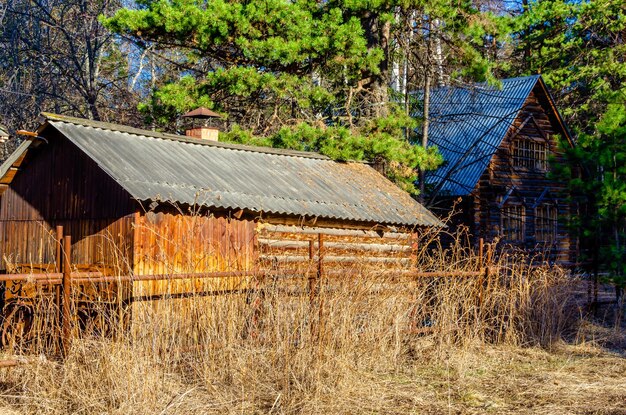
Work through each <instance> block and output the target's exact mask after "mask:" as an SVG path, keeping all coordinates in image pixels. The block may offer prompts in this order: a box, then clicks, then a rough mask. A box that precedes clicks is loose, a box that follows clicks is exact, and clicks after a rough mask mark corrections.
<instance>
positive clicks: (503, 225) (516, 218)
mask: <svg viewBox="0 0 626 415" xmlns="http://www.w3.org/2000/svg"><path fill="white" fill-rule="evenodd" d="M524 219H525V215H524V206H522V205H507V206H504V207H503V208H502V210H501V214H500V229H501V230H502V231H501V232H502V238H503V239H504V240H506V241H524Z"/></svg>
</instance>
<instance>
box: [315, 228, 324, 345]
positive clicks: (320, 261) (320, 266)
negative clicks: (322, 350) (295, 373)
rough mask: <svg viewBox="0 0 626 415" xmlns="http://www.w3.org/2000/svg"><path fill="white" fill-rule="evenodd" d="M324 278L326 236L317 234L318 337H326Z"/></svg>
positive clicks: (316, 293)
mask: <svg viewBox="0 0 626 415" xmlns="http://www.w3.org/2000/svg"><path fill="white" fill-rule="evenodd" d="M323 278H324V236H323V235H322V234H321V233H318V234H317V278H316V279H317V281H316V284H315V296H316V297H317V302H318V310H319V311H318V325H319V328H318V337H319V338H320V339H321V337H322V336H323V335H324V299H323V296H322V295H321V292H322V281H323Z"/></svg>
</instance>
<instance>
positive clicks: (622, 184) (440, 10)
mask: <svg viewBox="0 0 626 415" xmlns="http://www.w3.org/2000/svg"><path fill="white" fill-rule="evenodd" d="M0 33H1V35H0V96H1V98H2V99H0V116H1V117H2V120H3V122H4V124H5V125H6V126H7V127H8V129H9V131H10V132H11V133H14V132H15V131H16V130H17V129H34V128H36V127H37V125H38V114H39V113H40V112H43V111H49V112H54V113H58V114H66V115H72V116H78V117H85V118H90V119H95V120H101V121H109V122H115V123H120V124H127V125H132V126H136V127H142V128H148V129H155V130H161V131H168V132H181V131H182V130H184V127H185V125H184V122H183V121H181V120H182V119H181V117H180V116H181V115H182V114H183V113H185V112H187V111H189V110H192V109H195V108H197V107H199V106H204V107H207V108H210V109H213V110H214V111H217V112H219V113H220V114H223V116H224V119H223V120H221V121H220V122H219V127H220V128H221V129H222V130H223V133H222V134H221V138H220V139H221V140H225V141H232V142H240V143H246V144H254V145H268V146H273V147H282V148H294V149H299V150H309V151H318V152H321V153H323V154H326V155H328V156H330V157H332V158H334V159H338V160H347V159H352V160H368V161H372V162H377V163H383V164H384V165H385V166H386V168H385V171H386V174H387V175H388V176H389V178H390V179H392V180H394V181H395V182H396V183H398V184H399V185H400V186H402V187H403V188H404V189H406V190H407V191H409V192H411V193H413V194H415V195H416V197H419V194H420V192H423V191H424V188H423V186H422V185H420V183H423V180H420V175H421V174H423V172H424V171H426V170H429V169H434V168H436V167H437V166H438V165H439V164H440V163H441V162H442V160H441V157H440V156H439V155H438V153H437V151H436V148H434V147H428V146H427V144H428V128H429V122H430V117H429V96H430V91H431V90H432V89H433V88H437V87H439V86H444V85H453V86H457V85H471V84H473V83H474V82H488V83H490V84H493V85H496V86H497V85H498V79H502V78H505V77H514V76H524V75H530V74H535V73H541V74H542V76H543V78H544V80H545V82H546V83H547V84H548V86H549V87H550V89H551V91H552V94H553V95H554V98H555V100H556V102H557V106H558V108H559V109H560V111H561V113H562V115H563V116H564V118H565V120H566V122H567V123H568V125H569V126H570V128H571V130H572V131H573V133H574V135H575V137H576V140H577V147H576V148H575V149H574V150H572V151H571V152H570V154H569V156H570V164H569V165H567V166H560V167H561V168H559V169H555V171H558V172H559V174H564V175H566V176H568V177H570V183H571V186H570V190H571V195H572V197H574V198H576V199H577V201H578V202H580V203H581V205H584V206H587V209H586V210H583V211H582V213H581V215H580V216H579V217H577V218H574V222H573V223H572V226H573V228H574V229H575V230H576V231H577V232H580V235H581V236H582V237H583V238H584V239H586V240H587V241H588V244H589V245H590V246H596V247H598V249H597V250H595V252H592V253H589V255H590V256H595V259H597V260H598V261H597V262H599V263H601V264H603V268H604V270H606V271H609V272H610V274H611V276H612V279H613V280H614V281H615V282H618V283H620V284H623V282H624V277H623V276H624V275H626V82H625V81H626V4H625V3H624V2H623V1H622V0H588V1H579V0H573V1H570V0H543V1H529V0H521V1H517V0H514V1H506V0H501V1H498V0H458V1H445V0H431V1H422V0H369V1H366V0H328V1H324V2H319V1H313V0H294V1H286V0H247V1H226V0H211V1H201V0H137V1H134V2H132V1H128V0H4V1H3V2H2V3H0ZM17 144H18V139H17V138H14V139H11V140H9V141H8V142H7V143H5V144H4V145H3V146H0V159H4V158H5V157H6V156H7V155H8V154H9V153H10V151H11V150H12V148H14V147H15V146H16V145H17ZM572 166H582V171H583V173H584V174H583V176H582V178H571V174H570V173H571V169H572ZM416 183H417V185H416ZM600 242H602V243H600Z"/></svg>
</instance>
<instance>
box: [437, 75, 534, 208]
mask: <svg viewBox="0 0 626 415" xmlns="http://www.w3.org/2000/svg"><path fill="white" fill-rule="evenodd" d="M539 78H540V75H533V76H528V77H523V78H510V79H504V80H503V81H502V89H498V88H496V87H491V86H488V85H486V84H477V85H475V86H473V87H469V88H460V87H446V88H439V89H435V90H434V91H433V92H432V94H431V102H430V119H431V123H430V129H429V144H430V145H436V146H437V147H439V151H440V152H441V154H442V156H443V158H444V165H443V166H441V167H440V168H439V169H437V170H436V171H434V172H429V173H428V175H427V178H426V180H427V182H428V183H429V184H433V185H435V186H436V189H437V192H438V194H439V195H450V196H462V195H466V194H468V193H469V192H471V191H472V190H473V189H474V187H475V186H476V183H477V182H478V180H479V179H480V176H481V175H482V173H483V172H484V171H485V169H486V168H487V166H488V164H489V161H490V160H491V157H492V156H493V155H494V153H495V151H496V149H497V148H498V147H499V146H500V144H501V143H502V140H503V139H504V136H505V135H506V132H507V131H508V130H509V128H510V126H511V124H512V123H513V121H514V120H515V118H516V116H517V114H518V112H519V111H520V110H521V109H522V106H523V105H524V102H526V99H527V98H528V95H529V94H530V92H531V91H532V89H533V88H534V87H535V84H536V83H537V80H538V79H539Z"/></svg>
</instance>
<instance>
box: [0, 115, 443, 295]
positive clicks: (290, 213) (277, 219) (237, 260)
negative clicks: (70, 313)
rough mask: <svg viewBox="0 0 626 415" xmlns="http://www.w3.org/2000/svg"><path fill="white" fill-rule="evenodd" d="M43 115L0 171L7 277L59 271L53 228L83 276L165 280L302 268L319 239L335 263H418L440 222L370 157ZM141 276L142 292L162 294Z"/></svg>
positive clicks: (0, 231)
mask: <svg viewBox="0 0 626 415" xmlns="http://www.w3.org/2000/svg"><path fill="white" fill-rule="evenodd" d="M42 116H43V117H44V119H45V121H44V122H43V124H42V125H41V127H40V128H39V129H38V131H37V134H36V136H34V137H30V138H29V139H27V140H26V141H24V142H23V143H22V144H21V145H20V146H19V147H18V148H17V150H16V151H15V152H14V153H13V154H12V155H11V156H10V157H9V158H8V159H7V160H6V161H5V163H3V164H2V165H1V166H0V191H1V192H2V195H1V199H0V252H1V255H2V264H1V265H0V271H1V272H4V273H13V272H16V270H17V271H18V272H30V271H33V270H39V271H41V270H44V271H50V270H51V269H53V268H54V261H55V256H54V238H55V235H54V229H55V227H56V226H63V228H64V232H65V234H67V235H70V236H71V238H72V251H71V252H72V258H71V263H72V264H74V265H73V266H74V267H75V268H76V269H78V270H81V271H100V272H102V273H104V274H105V275H154V274H159V275H163V274H177V273H202V272H218V271H250V272H252V271H253V270H258V269H259V268H263V270H264V271H266V270H267V269H269V268H272V269H274V270H277V269H278V268H280V272H288V271H290V272H302V269H303V267H306V264H307V262H308V261H309V260H310V259H311V251H312V250H313V245H315V244H318V240H319V235H324V236H325V242H324V249H325V251H324V260H325V262H326V263H327V264H328V267H331V266H333V265H337V266H339V265H342V266H344V267H345V266H356V265H357V264H359V265H361V266H362V265H363V264H372V265H376V266H381V265H382V266H389V267H394V266H402V267H407V266H409V267H410V266H411V264H412V263H414V260H415V250H414V247H413V246H412V243H413V242H412V241H413V239H414V238H415V237H416V234H417V233H418V232H419V230H420V229H423V228H430V227H438V226H441V225H442V224H441V222H440V221H439V220H438V219H437V218H436V217H435V216H434V215H433V214H432V213H431V212H429V211H428V210H427V209H425V208H424V207H423V206H422V205H420V204H419V203H417V202H416V201H415V200H414V199H413V198H412V197H411V196H410V195H409V194H407V193H406V192H404V191H402V190H401V189H399V188H398V187H397V186H395V185H394V184H393V183H392V182H390V181H389V180H387V179H386V178H385V177H383V176H382V175H381V174H379V173H378V172H377V171H375V170H374V169H373V168H371V167H370V166H369V165H367V164H365V163H358V162H337V161H333V160H331V159H329V158H328V157H325V156H322V155H319V154H316V153H309V152H301V151H292V150H283V149H275V148H262V147H250V146H243V145H235V144H228V143H222V142H219V141H214V140H208V139H201V138H196V137H204V136H206V137H215V136H216V134H203V133H202V131H200V133H198V131H197V130H198V129H197V128H196V129H194V130H193V131H192V132H191V134H190V136H181V135H171V134H164V133H158V132H154V131H144V130H140V129H135V128H130V127H127V126H122V125H115V124H109V123H103V122H95V121H91V120H85V119H78V118H71V117H66V116H60V115H54V114H42ZM202 128H210V127H202ZM209 133H211V132H209ZM194 136H195V137H194ZM319 248H320V247H319V244H318V245H317V246H316V249H319ZM225 280H226V278H225ZM240 283H241V281H234V280H229V281H225V282H223V284H225V285H228V286H230V287H233V286H235V285H237V284H240ZM133 284H134V285H133V286H132V287H131V288H130V290H129V292H128V295H129V296H130V297H131V300H132V299H134V298H140V297H142V298H143V297H145V296H155V295H156V296H158V295H160V293H161V291H162V290H164V289H165V288H164V287H161V286H159V285H158V284H159V283H157V282H145V281H144V282H141V283H133ZM181 284H182V283H181ZM194 284H195V282H194ZM183 285H184V284H183ZM183 285H181V287H178V288H174V289H176V290H184V289H189V286H188V285H187V286H183ZM192 285H193V284H192ZM214 288H215V287H214ZM218 288H220V289H222V288H224V285H221V286H219V287H218ZM172 289H173V288H172V284H168V286H167V290H169V291H168V294H172Z"/></svg>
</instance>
